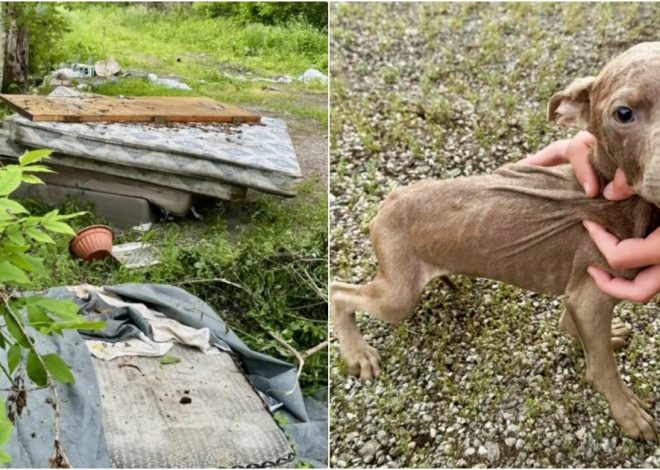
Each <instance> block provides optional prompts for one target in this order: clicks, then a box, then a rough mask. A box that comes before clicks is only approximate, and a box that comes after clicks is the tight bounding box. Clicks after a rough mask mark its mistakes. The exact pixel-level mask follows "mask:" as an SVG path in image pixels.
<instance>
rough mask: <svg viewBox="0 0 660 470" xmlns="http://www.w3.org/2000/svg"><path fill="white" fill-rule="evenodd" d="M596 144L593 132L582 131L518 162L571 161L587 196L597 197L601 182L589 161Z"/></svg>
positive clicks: (549, 163)
mask: <svg viewBox="0 0 660 470" xmlns="http://www.w3.org/2000/svg"><path fill="white" fill-rule="evenodd" d="M595 145H596V138H595V137H594V136H593V135H591V133H589V132H587V131H580V132H578V133H577V135H576V136H575V137H573V138H572V139H563V140H558V141H557V142H554V143H552V144H550V145H548V146H547V147H546V148H544V149H543V150H541V151H540V152H538V153H536V154H534V155H530V156H529V157H527V158H523V159H522V160H520V161H519V162H518V164H521V165H536V166H556V165H560V164H562V163H570V164H571V166H572V167H573V171H575V176H576V177H577V180H578V181H579V182H580V184H581V185H582V187H583V188H584V192H585V193H586V194H587V196H589V197H596V196H598V194H599V193H600V184H599V182H598V176H597V175H596V172H595V171H594V169H593V167H592V166H591V162H590V161H589V154H590V153H591V150H592V149H593V147H594V146H595Z"/></svg>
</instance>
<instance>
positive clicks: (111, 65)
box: [94, 57, 121, 78]
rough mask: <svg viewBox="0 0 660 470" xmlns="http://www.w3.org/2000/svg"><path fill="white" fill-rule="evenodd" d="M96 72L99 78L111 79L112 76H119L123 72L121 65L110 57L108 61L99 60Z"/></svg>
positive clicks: (95, 65) (95, 68)
mask: <svg viewBox="0 0 660 470" xmlns="http://www.w3.org/2000/svg"><path fill="white" fill-rule="evenodd" d="M94 71H95V72H96V75H98V76H99V77H103V78H106V77H111V76H112V75H117V74H118V73H119V72H121V65H119V63H118V62H117V61H116V60H115V58H114V57H110V58H109V59H107V60H99V61H98V62H97V63H95V64H94Z"/></svg>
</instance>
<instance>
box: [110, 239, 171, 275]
mask: <svg viewBox="0 0 660 470" xmlns="http://www.w3.org/2000/svg"><path fill="white" fill-rule="evenodd" d="M111 254H112V256H113V258H115V259H116V260H117V261H119V262H120V263H121V264H122V265H123V266H124V267H126V268H128V269H134V268H145V267H147V266H153V265H154V264H158V263H160V261H158V258H157V257H156V253H155V252H154V248H153V246H151V245H150V244H148V243H142V242H131V243H123V244H121V245H115V246H114V247H113V248H112V253H111Z"/></svg>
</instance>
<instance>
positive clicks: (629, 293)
mask: <svg viewBox="0 0 660 470" xmlns="http://www.w3.org/2000/svg"><path fill="white" fill-rule="evenodd" d="M587 272H588V273H589V275H590V276H591V277H592V278H593V279H594V281H595V282H596V285H597V286H598V288H599V289H600V290H602V291H603V292H605V293H606V294H609V295H611V296H612V297H616V298H617V299H623V300H631V301H633V302H637V303H641V304H643V303H646V302H648V301H650V300H653V298H654V297H655V296H656V295H657V294H658V292H660V264H656V265H653V266H651V267H649V268H646V269H644V270H642V271H640V272H639V274H637V276H635V279H633V280H630V281H629V280H628V279H624V278H622V277H614V276H612V275H611V274H610V273H608V272H607V271H605V270H604V269H602V268H597V267H596V266H589V267H588V268H587Z"/></svg>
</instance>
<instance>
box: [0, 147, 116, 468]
mask: <svg viewBox="0 0 660 470" xmlns="http://www.w3.org/2000/svg"><path fill="white" fill-rule="evenodd" d="M49 155H50V151H48V150H36V151H33V152H28V153H26V154H25V155H23V156H22V157H20V159H19V164H18V165H7V166H4V167H1V168H0V282H1V283H2V285H1V286H0V296H2V302H1V303H0V315H1V316H2V317H3V318H4V322H5V326H4V327H2V328H0V348H2V349H5V350H6V352H7V354H6V365H4V364H0V369H1V370H2V372H3V373H4V374H5V376H6V378H7V380H8V381H9V383H10V384H11V387H12V391H13V392H16V393H21V392H24V390H23V389H22V388H21V386H20V385H19V384H22V383H23V380H22V374H23V372H22V371H21V362H22V359H23V357H24V356H25V355H27V359H26V361H25V370H26V373H27V376H28V378H29V379H30V380H31V381H32V382H33V383H34V384H35V385H36V386H37V387H46V386H51V385H52V384H54V383H55V382H60V383H73V382H74V381H75V377H74V376H73V373H72V371H71V368H70V367H69V365H68V364H67V363H66V362H65V361H64V360H62V358H60V357H59V356H58V355H57V354H54V353H48V354H43V355H42V354H41V353H40V352H39V351H37V349H36V346H35V340H34V338H33V336H32V335H33V334H34V332H37V333H40V334H44V335H52V334H59V335H62V332H63V331H64V330H80V329H85V330H91V329H97V328H102V327H103V326H104V325H103V323H102V322H88V321H85V320H83V319H82V317H80V316H79V315H78V306H77V305H76V304H75V303H73V302H71V301H65V300H57V299H49V298H43V297H38V296H18V295H17V292H16V289H23V288H33V287H34V283H33V280H34V279H39V278H41V279H44V278H46V277H47V276H48V270H47V269H46V268H45V266H44V262H43V261H44V260H43V258H41V257H38V256H35V255H33V254H31V253H30V252H33V251H34V250H35V248H36V247H38V246H39V245H40V244H55V241H54V239H53V238H52V237H51V235H50V234H49V232H50V233H54V234H63V235H68V236H71V235H74V234H75V233H74V231H73V229H71V227H70V226H69V225H68V223H67V221H68V220H70V219H72V218H74V217H77V216H79V215H81V214H80V213H76V214H69V215H62V214H60V213H59V211H58V210H52V211H50V212H48V213H46V214H44V215H42V216H33V215H31V214H30V212H29V211H28V210H27V209H26V208H25V207H24V206H23V205H22V204H20V203H18V202H16V201H14V200H12V199H10V198H9V196H10V195H11V193H12V192H14V191H15V190H16V189H17V188H18V187H19V186H20V185H21V183H27V184H42V181H41V180H40V179H39V177H38V176H36V174H38V173H43V172H49V171H50V170H49V169H48V168H47V167H45V166H43V165H40V164H39V162H40V161H41V160H42V159H44V158H45V157H47V156H49ZM26 353H27V354H26ZM13 392H12V394H11V395H10V400H11V399H14V400H15V399H16V396H17V395H16V393H13ZM12 397H13V398H12ZM2 408H3V410H4V401H3V406H2ZM19 414H20V413H19ZM5 416H6V413H5V412H4V411H3V412H2V413H0V447H3V446H4V444H6V442H7V440H8V438H6V434H7V433H9V435H11V423H10V422H9V421H8V420H7V419H6V417H5ZM7 429H9V431H7ZM8 459H9V457H8V456H7V455H6V454H5V453H3V452H1V451H0V463H6V462H7V461H8Z"/></svg>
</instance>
